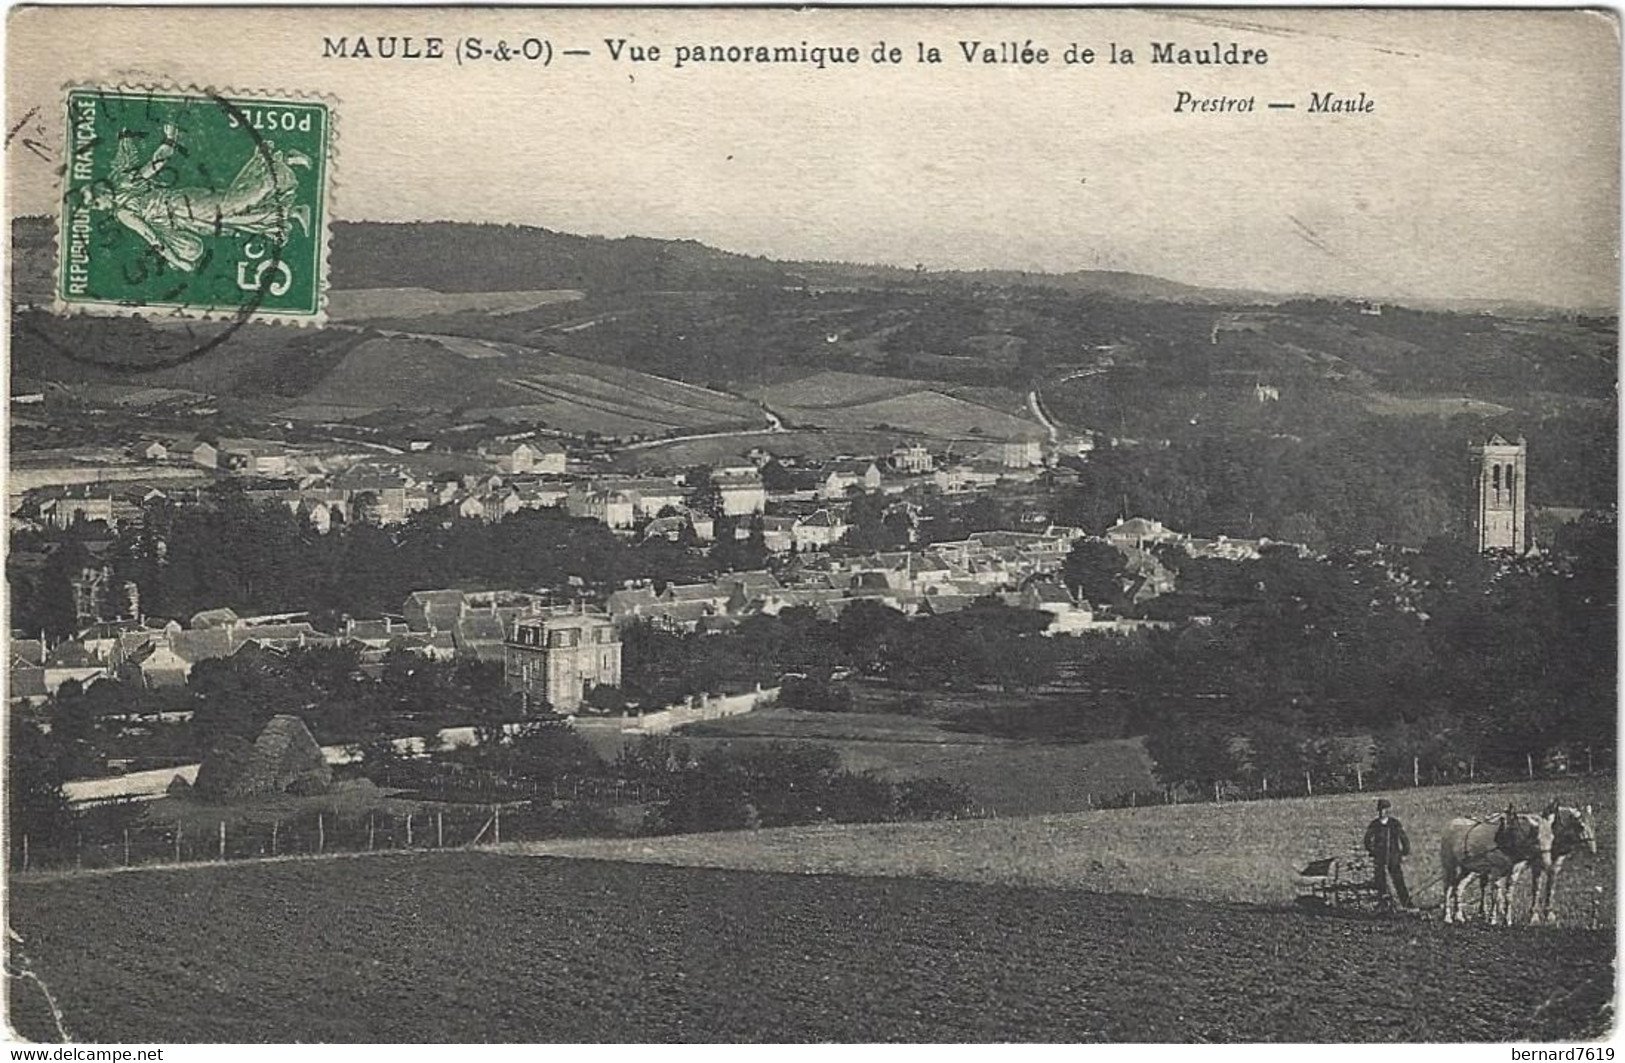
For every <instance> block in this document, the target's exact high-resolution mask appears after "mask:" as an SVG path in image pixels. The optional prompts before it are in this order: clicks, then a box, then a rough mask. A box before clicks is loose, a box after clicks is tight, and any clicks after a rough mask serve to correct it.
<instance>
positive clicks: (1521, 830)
mask: <svg viewBox="0 0 1625 1063" xmlns="http://www.w3.org/2000/svg"><path fill="white" fill-rule="evenodd" d="M1554 819H1555V814H1554V813H1552V812H1551V811H1548V813H1547V814H1546V815H1540V816H1532V815H1527V814H1517V813H1513V812H1511V811H1510V810H1509V811H1508V812H1506V813H1504V814H1502V815H1499V816H1495V817H1492V818H1490V819H1467V818H1465V817H1461V818H1457V819H1453V820H1451V821H1450V823H1449V825H1448V826H1446V827H1445V829H1444V834H1443V835H1442V836H1441V837H1440V839H1439V864H1440V868H1441V874H1440V880H1441V881H1442V882H1443V884H1444V921H1445V922H1447V923H1459V922H1463V921H1464V920H1463V918H1462V914H1461V894H1462V891H1463V890H1464V889H1465V888H1466V887H1467V886H1469V885H1470V884H1471V883H1472V882H1473V880H1474V879H1475V878H1477V879H1481V880H1482V883H1483V884H1482V887H1481V892H1480V894H1479V909H1480V914H1481V916H1482V915H1483V914H1484V912H1483V909H1484V902H1485V898H1486V897H1488V899H1489V912H1488V922H1489V923H1490V924H1491V925H1492V926H1493V925H1495V924H1497V923H1499V924H1501V925H1503V926H1511V925H1512V892H1513V890H1515V889H1516V888H1517V885H1518V880H1519V879H1520V878H1522V877H1523V872H1524V869H1525V868H1527V867H1529V866H1530V865H1531V864H1533V865H1536V866H1538V867H1540V868H1541V869H1543V870H1545V869H1549V868H1550V867H1551V865H1552V846H1553V840H1554V838H1553V834H1554V832H1553V822H1554Z"/></svg>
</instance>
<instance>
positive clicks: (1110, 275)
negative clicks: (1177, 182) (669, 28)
mask: <svg viewBox="0 0 1625 1063" xmlns="http://www.w3.org/2000/svg"><path fill="white" fill-rule="evenodd" d="M52 238H53V230H52V222H51V220H50V219H49V218H41V217H26V218H18V219H16V220H15V221H14V222H13V225H12V243H13V248H14V249H15V252H16V255H17V270H16V274H15V277H14V282H15V283H16V285H17V287H18V290H19V292H20V293H22V292H26V293H27V295H28V297H30V298H34V299H36V300H37V299H42V298H46V297H48V296H49V292H50V274H51V268H52V264H51V263H52V255H53V239H52ZM331 267H332V276H331V278H330V279H331V282H332V287H333V288H334V289H335V290H352V289H391V288H418V289H427V290H429V291H435V292H517V291H536V290H547V289H575V290H579V291H584V292H588V293H590V294H592V295H598V296H602V295H610V294H620V293H630V292H666V291H693V290H704V289H710V288H716V287H719V286H720V287H737V286H740V285H774V286H800V285H807V286H815V287H817V286H825V287H840V286H850V285H858V286H874V285H883V286H888V287H892V286H896V287H915V286H927V285H941V284H944V283H948V284H956V285H958V284H963V285H970V286H979V287H992V288H1007V287H1033V288H1051V289H1055V290H1058V291H1067V292H1083V293H1098V294H1102V295H1110V296H1116V297H1118V298H1123V299H1136V300H1147V301H1164V302H1190V303H1201V304H1215V303H1243V304H1246V303H1254V304H1257V303H1276V302H1279V301H1281V299H1283V298H1285V297H1284V296H1279V295H1269V294H1267V293H1263V292H1239V291H1229V290H1223V289H1216V288H1199V287H1195V286H1193V285H1188V284H1179V283H1176V282H1174V281H1170V280H1165V279H1163V278H1161V277H1154V276H1148V275H1146V274H1141V273H1126V272H1121V271H1115V270H1080V271H1076V272H1070V273H1031V272H1023V271H1015V270H972V271H959V270H950V271H916V270H911V269H901V268H898V267H893V266H874V265H865V264H861V263H845V262H776V261H773V260H771V259H765V258H758V257H753V256H750V255H740V254H735V253H733V252H729V251H720V250H717V249H716V248H713V247H708V246H706V245H705V244H702V243H699V242H697V241H694V240H657V239H651V238H647V237H640V236H628V237H621V238H615V239H612V238H608V237H602V236H576V235H573V234H571V233H561V232H555V231H554V230H551V229H543V228H538V227H534V226H524V225H480V224H472V223H466V222H370V221H363V222H335V223H334V224H333V246H332V259H331Z"/></svg>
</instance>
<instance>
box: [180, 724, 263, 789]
mask: <svg viewBox="0 0 1625 1063" xmlns="http://www.w3.org/2000/svg"><path fill="white" fill-rule="evenodd" d="M253 759H254V747H253V746H252V745H250V744H249V743H248V742H247V741H246V740H244V739H242V738H238V737H237V736H236V735H225V736H223V737H222V738H220V739H219V740H218V741H216V742H215V743H214V745H212V746H210V747H209V752H208V754H207V755H206V756H205V757H204V758H203V763H202V764H199V765H198V769H197V781H195V782H194V783H192V791H193V792H194V793H195V794H197V796H198V797H200V798H202V799H203V800H205V801H230V800H231V799H232V795H233V793H234V792H235V791H236V789H237V785H238V780H239V779H241V778H242V776H243V773H244V772H246V771H247V770H248V764H249V761H251V760H253Z"/></svg>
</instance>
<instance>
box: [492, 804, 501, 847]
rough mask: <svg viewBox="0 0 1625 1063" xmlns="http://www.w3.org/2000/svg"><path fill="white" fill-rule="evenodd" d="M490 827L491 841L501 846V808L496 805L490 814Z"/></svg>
mask: <svg viewBox="0 0 1625 1063" xmlns="http://www.w3.org/2000/svg"><path fill="white" fill-rule="evenodd" d="M491 827H492V834H491V840H492V841H493V842H494V843H495V844H497V845H501V844H502V806H501V805H498V806H497V807H496V809H495V810H494V811H493V812H492V813H491Z"/></svg>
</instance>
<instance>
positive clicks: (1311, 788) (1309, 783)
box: [1303, 772, 1315, 797]
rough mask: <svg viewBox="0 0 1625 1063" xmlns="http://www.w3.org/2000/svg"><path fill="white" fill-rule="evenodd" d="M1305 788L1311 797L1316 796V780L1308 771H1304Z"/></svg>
mask: <svg viewBox="0 0 1625 1063" xmlns="http://www.w3.org/2000/svg"><path fill="white" fill-rule="evenodd" d="M1303 788H1304V790H1305V791H1306V792H1307V793H1308V795H1309V796H1310V797H1313V796H1315V780H1314V779H1313V778H1311V777H1310V775H1309V773H1308V772H1304V773H1303Z"/></svg>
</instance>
